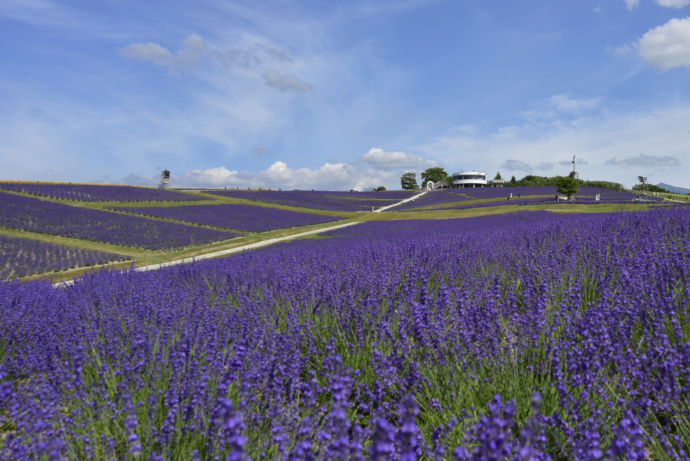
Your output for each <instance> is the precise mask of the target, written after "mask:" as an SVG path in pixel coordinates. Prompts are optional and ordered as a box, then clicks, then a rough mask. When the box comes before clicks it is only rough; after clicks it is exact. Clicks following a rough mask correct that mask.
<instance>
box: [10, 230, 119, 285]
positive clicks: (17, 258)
mask: <svg viewBox="0 0 690 461" xmlns="http://www.w3.org/2000/svg"><path fill="white" fill-rule="evenodd" d="M128 259H131V257H130V256H125V255H118V254H114V253H106V252H103V251H94V250H85V249H83V248H75V247H68V246H65V245H56V244H54V243H49V242H41V241H37V240H30V239H25V238H17V237H8V236H5V235H0V281H2V280H6V279H9V278H15V277H25V276H27V275H34V274H42V273H45V272H53V271H55V272H58V271H64V270H68V269H74V268H78V267H89V266H95V265H99V264H107V263H109V262H114V261H124V260H128Z"/></svg>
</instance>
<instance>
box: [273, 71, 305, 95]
mask: <svg viewBox="0 0 690 461" xmlns="http://www.w3.org/2000/svg"><path fill="white" fill-rule="evenodd" d="M262 77H263V79H264V82H265V83H266V85H268V86H271V87H273V88H277V89H279V90H280V91H290V90H292V91H297V92H298V93H303V92H305V91H309V90H313V89H314V87H313V86H312V85H311V84H309V83H306V82H303V81H301V80H300V79H298V78H297V77H295V76H294V75H290V74H281V73H278V72H276V71H274V70H267V71H266V72H264V73H263V75H262Z"/></svg>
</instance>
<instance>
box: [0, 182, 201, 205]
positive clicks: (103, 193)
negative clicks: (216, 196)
mask: <svg viewBox="0 0 690 461" xmlns="http://www.w3.org/2000/svg"><path fill="white" fill-rule="evenodd" d="M0 189H1V190H9V191H13V192H22V193H25V194H30V195H37V196H41V197H49V198H54V199H63V200H77V201H81V202H151V201H153V202H168V201H173V202H179V201H193V200H208V198H206V197H195V196H194V195H190V194H184V193H182V192H175V191H171V190H160V189H154V188H149V187H136V186H99V185H95V184H42V183H16V182H0Z"/></svg>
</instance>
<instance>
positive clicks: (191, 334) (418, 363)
mask: <svg viewBox="0 0 690 461" xmlns="http://www.w3.org/2000/svg"><path fill="white" fill-rule="evenodd" d="M406 224H410V223H409V222H408V223H403V222H402V221H385V222H376V223H368V224H366V225H363V228H360V229H359V230H360V231H362V230H363V231H364V232H360V233H355V232H356V231H357V227H358V226H353V227H351V228H348V229H347V230H343V231H340V232H338V234H341V235H337V236H336V235H333V236H325V237H322V238H318V239H309V240H303V241H293V242H291V243H286V244H279V245H274V246H272V247H268V248H266V249H265V250H260V251H255V252H248V253H244V254H240V255H237V256H234V257H230V258H225V259H219V260H211V261H207V262H203V263H195V264H192V265H185V266H176V267H171V268H167V269H163V270H160V271H157V272H151V273H134V272H124V273H119V272H110V273H107V272H102V273H98V274H90V275H87V276H84V277H83V278H81V279H80V280H79V281H77V283H76V284H75V285H74V286H73V287H69V288H66V289H60V290H55V289H53V288H52V287H51V286H50V285H49V284H47V283H42V282H27V283H4V284H0V316H2V318H3V322H1V323H0V344H2V345H3V347H0V380H1V381H2V383H0V431H1V432H2V434H0V457H5V458H8V459H24V458H30V459H41V458H45V459H48V458H49V457H52V458H66V459H111V458H115V459H135V458H141V459H161V458H162V459H204V460H207V459H208V460H210V459H221V458H225V459H245V457H250V458H252V459H274V458H279V457H280V458H287V459H309V458H314V459H348V458H351V459H415V458H421V457H424V458H426V459H443V458H446V459H497V460H498V459H501V460H502V459H600V458H606V459H648V458H652V459H666V458H685V457H687V453H689V452H690V433H689V431H688V427H690V421H689V420H688V418H689V416H688V414H689V412H690V387H689V384H688V383H689V379H690V376H689V373H690V343H688V337H689V335H690V318H689V316H690V288H689V287H688V285H687V280H688V279H689V278H690V243H688V242H689V239H688V236H689V235H690V209H686V208H672V209H655V210H652V211H649V212H625V213H624V212H619V213H598V214H587V215H580V214H568V215H556V214H551V213H548V212H520V213H513V214H511V215H502V216H500V217H497V216H491V217H481V218H464V219H453V220H434V221H428V222H426V223H425V222H423V221H415V222H414V223H412V225H408V226H406ZM404 226H406V227H404ZM458 229H465V231H463V232H458ZM350 233H352V234H354V235H344V234H350ZM333 234H335V233H333Z"/></svg>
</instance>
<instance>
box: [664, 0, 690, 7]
mask: <svg viewBox="0 0 690 461" xmlns="http://www.w3.org/2000/svg"><path fill="white" fill-rule="evenodd" d="M656 2H657V3H658V4H659V5H661V6H665V7H667V8H683V7H684V6H686V5H688V4H690V0H656Z"/></svg>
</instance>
